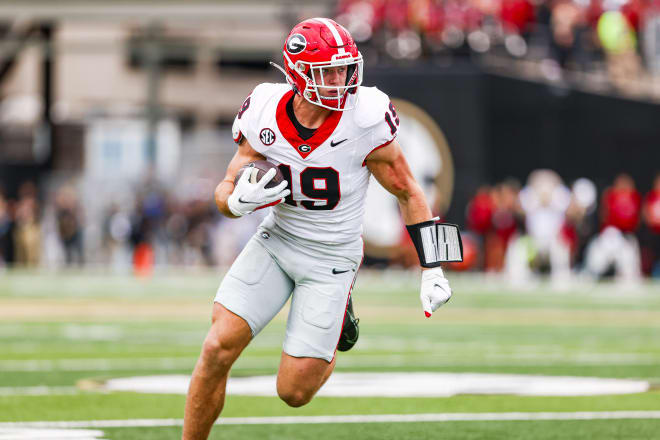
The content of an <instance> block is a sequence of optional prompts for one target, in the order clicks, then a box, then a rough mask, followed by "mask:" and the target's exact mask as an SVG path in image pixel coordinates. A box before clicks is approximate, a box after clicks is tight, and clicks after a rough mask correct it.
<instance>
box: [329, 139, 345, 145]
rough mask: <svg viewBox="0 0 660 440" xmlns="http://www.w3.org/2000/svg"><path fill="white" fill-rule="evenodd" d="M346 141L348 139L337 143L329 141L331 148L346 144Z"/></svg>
mask: <svg viewBox="0 0 660 440" xmlns="http://www.w3.org/2000/svg"><path fill="white" fill-rule="evenodd" d="M347 140H348V138H346V139H342V140H341V141H339V142H335V141H330V146H331V147H336V146H337V145H339V144H341V143H342V142H346V141H347Z"/></svg>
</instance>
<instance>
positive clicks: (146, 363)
mask: <svg viewBox="0 0 660 440" xmlns="http://www.w3.org/2000/svg"><path fill="white" fill-rule="evenodd" d="M196 361H197V358H193V357H189V358H186V357H170V358H161V357H158V358H126V359H122V358H94V359H34V360H12V359H9V360H3V361H0V371H54V370H55V371H88V370H96V371H110V370H151V369H168V368H169V369H179V368H192V367H193V366H194V365H195V362H196Z"/></svg>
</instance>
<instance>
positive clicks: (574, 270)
mask: <svg viewBox="0 0 660 440" xmlns="http://www.w3.org/2000/svg"><path fill="white" fill-rule="evenodd" d="M466 230H467V232H466V233H465V234H464V235H465V237H464V246H465V256H466V259H465V260H466V261H465V262H464V263H461V264H455V265H454V268H455V269H458V270H469V269H481V270H485V271H489V272H503V273H505V274H506V275H507V276H508V277H509V278H510V279H511V281H512V282H524V281H526V280H529V279H530V277H531V276H533V274H535V273H539V272H541V273H549V274H550V275H551V278H552V279H553V281H556V282H558V283H562V282H567V281H569V280H570V279H572V277H573V276H574V275H576V274H578V275H580V276H583V277H587V278H590V279H600V278H602V277H607V276H610V275H612V276H616V277H617V278H620V279H623V280H627V281H636V280H639V278H640V277H641V276H643V275H650V276H654V277H660V173H659V174H658V176H657V177H656V178H655V180H654V183H653V187H652V188H650V189H649V190H648V191H647V192H646V194H644V195H643V194H642V193H641V192H640V190H638V189H637V188H636V185H635V182H634V180H633V178H632V177H631V176H629V175H627V174H621V175H619V176H616V178H615V179H614V180H613V182H612V183H611V185H610V186H609V187H607V188H606V189H605V190H604V191H603V192H602V194H601V195H600V198H599V197H598V194H597V189H596V186H595V185H594V183H593V182H591V181H590V180H588V179H585V178H581V179H577V180H576V181H575V182H573V183H572V185H571V186H570V187H569V186H567V185H566V184H565V183H564V182H563V181H562V179H561V178H560V176H559V175H558V174H557V173H555V172H554V171H551V170H536V171H534V172H532V173H531V174H530V176H529V178H528V180H527V182H526V183H525V185H524V186H521V185H520V183H518V182H517V181H514V180H507V181H504V182H501V183H498V184H497V185H494V186H484V187H481V188H480V189H479V190H478V191H477V192H476V194H475V195H474V196H473V197H472V199H471V201H470V203H469V204H468V206H467V209H466Z"/></svg>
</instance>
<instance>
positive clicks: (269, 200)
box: [227, 168, 291, 217]
mask: <svg viewBox="0 0 660 440" xmlns="http://www.w3.org/2000/svg"><path fill="white" fill-rule="evenodd" d="M258 172H259V170H258V169H256V168H249V169H246V170H245V171H244V172H243V174H241V177H240V179H238V183H236V187H235V188H234V192H232V193H231V195H230V196H229V198H228V199H227V206H228V207H229V210H230V211H231V213H232V214H234V215H235V216H237V217H241V216H243V215H246V214H250V213H251V212H253V211H255V210H257V209H261V208H265V207H267V206H272V205H277V204H278V203H281V202H283V201H284V198H285V197H286V196H288V195H289V194H291V191H289V190H288V189H285V188H286V186H287V185H288V182H287V181H286V180H284V181H282V182H280V184H279V185H277V186H274V187H272V188H266V185H267V184H268V182H270V181H271V180H272V179H273V177H274V176H275V174H276V172H277V171H276V170H275V168H271V169H270V170H268V171H267V172H266V174H264V176H263V177H262V178H261V180H260V181H258V182H256V183H250V181H254V180H256V178H257V173H258Z"/></svg>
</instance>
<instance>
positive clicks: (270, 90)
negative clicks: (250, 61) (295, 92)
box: [250, 83, 291, 108]
mask: <svg viewBox="0 0 660 440" xmlns="http://www.w3.org/2000/svg"><path fill="white" fill-rule="evenodd" d="M289 89H291V86H290V85H289V84H283V83H261V84H259V85H258V86H257V87H255V88H254V90H253V91H252V94H251V95H250V99H251V100H252V103H253V104H254V103H257V102H258V103H259V104H263V103H265V102H267V101H268V100H269V99H270V98H272V97H273V96H275V95H281V94H282V93H283V92H285V91H288V90H289ZM261 107H262V105H259V106H258V107H257V108H261Z"/></svg>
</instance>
